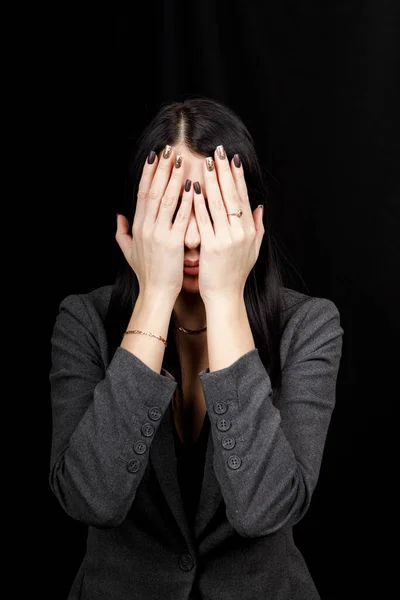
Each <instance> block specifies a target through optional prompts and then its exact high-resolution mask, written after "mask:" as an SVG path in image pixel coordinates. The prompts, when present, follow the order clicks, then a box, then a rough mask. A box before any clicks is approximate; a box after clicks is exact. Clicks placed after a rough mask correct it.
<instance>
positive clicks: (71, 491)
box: [50, 98, 343, 600]
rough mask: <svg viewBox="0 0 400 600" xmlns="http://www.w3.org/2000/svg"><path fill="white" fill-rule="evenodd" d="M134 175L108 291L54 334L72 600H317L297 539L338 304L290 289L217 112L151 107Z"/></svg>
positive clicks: (251, 163)
mask: <svg viewBox="0 0 400 600" xmlns="http://www.w3.org/2000/svg"><path fill="white" fill-rule="evenodd" d="M131 174H132V182H131V187H130V188H129V190H128V191H129V194H131V197H132V199H133V206H132V210H131V213H130V214H129V215H128V216H127V217H126V216H123V215H119V216H118V219H117V230H116V241H117V242H118V244H119V246H120V248H121V258H122V265H121V269H120V272H119V273H118V275H117V278H116V281H115V284H114V285H106V286H104V287H102V288H100V289H96V290H94V291H92V292H91V293H85V294H74V295H69V296H68V297H67V298H65V299H64V300H63V301H62V303H61V305H60V310H59V314H58V315H57V318H56V321H55V326H54V331H53V336H52V368H51V373H50V383H51V394H52V410H53V438H52V451H51V468H50V485H51V488H52V490H53V492H54V494H55V495H56V497H57V498H58V500H59V502H60V504H61V506H62V507H63V509H64V510H65V511H66V512H67V513H68V515H70V516H71V517H72V518H73V519H77V520H79V521H82V522H84V523H86V524H87V525H88V537H87V550H86V555H85V557H84V560H83V562H82V565H81V568H80V570H79V572H78V573H77V575H76V578H75V581H74V583H73V586H72V589H71V591H70V595H69V600H73V599H74V600H75V599H78V598H79V599H82V600H89V599H90V600H101V599H104V600H106V599H107V600H110V598H115V599H118V600H125V599H126V600H128V599H129V600H134V599H140V600H144V599H146V600H152V599H154V600H159V599H160V598H163V599H164V600H167V599H171V600H186V599H193V600H194V599H204V600H214V599H215V600H222V599H225V598H226V599H229V600H232V599H237V600H261V599H262V600H266V599H268V600H317V599H319V594H318V591H317V589H316V586H315V584H314V582H313V580H312V577H311V575H310V572H309V570H308V568H307V566H306V563H305V560H304V558H303V556H302V555H301V553H300V551H299V549H298V548H297V547H296V545H295V543H294V540H293V535H292V528H293V526H294V525H295V524H296V523H298V522H299V521H300V519H302V517H303V516H304V515H305V513H306V511H307V509H308V508H309V506H310V502H311V498H312V494H313V490H314V488H315V486H316V484H317V480H318V475H319V471H320V465H321V459H322V455H323V450H324V445H325V440H326V435H327V431H328V426H329V423H330V418H331V414H332V410H333V408H334V404H335V388H336V379H337V373H338V368H339V362H340V357H341V348H342V335H343V330H342V328H341V326H340V318H339V313H338V310H337V308H336V306H335V305H334V304H333V303H332V301H330V300H328V299H324V298H318V297H311V296H308V295H306V294H304V293H301V292H299V291H296V290H293V289H288V288H287V287H285V286H284V284H283V279H282V277H281V275H280V273H281V269H280V267H279V264H278V254H277V251H276V247H275V244H274V238H273V237H272V235H271V232H270V224H269V219H268V207H267V209H266V211H265V212H263V207H262V205H263V204H264V203H265V200H266V198H267V191H266V183H265V181H264V177H263V171H262V168H261V167H260V164H259V162H258V158H257V154H256V150H255V147H254V143H253V140H252V137H251V135H250V134H249V132H248V130H247V129H246V127H245V125H244V124H243V122H242V120H241V119H240V118H239V117H238V116H237V115H236V114H235V113H234V112H233V111H232V110H231V109H230V108H229V107H227V106H224V105H222V104H220V103H218V102H215V101H213V100H211V99H207V98H189V99H187V100H185V101H184V102H172V103H169V104H165V105H163V106H162V107H161V109H160V111H159V113H158V114H157V115H156V116H155V118H154V119H153V120H152V122H151V123H149V125H148V126H147V127H146V129H145V130H144V132H143V134H142V135H141V137H140V139H139V140H138V143H137V151H136V155H135V158H134V161H133V165H132V170H131ZM260 205H261V206H260Z"/></svg>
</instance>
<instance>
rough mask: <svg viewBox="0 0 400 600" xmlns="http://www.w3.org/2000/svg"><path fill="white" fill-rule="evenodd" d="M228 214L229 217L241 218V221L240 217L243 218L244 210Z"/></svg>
mask: <svg viewBox="0 0 400 600" xmlns="http://www.w3.org/2000/svg"><path fill="white" fill-rule="evenodd" d="M226 214H227V215H233V216H235V217H239V219H240V217H241V216H242V214H243V211H242V210H238V211H237V212H232V213H228V212H227V213H226Z"/></svg>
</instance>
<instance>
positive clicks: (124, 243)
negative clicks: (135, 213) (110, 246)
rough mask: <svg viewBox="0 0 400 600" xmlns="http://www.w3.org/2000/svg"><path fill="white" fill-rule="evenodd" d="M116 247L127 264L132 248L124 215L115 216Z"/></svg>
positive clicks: (128, 227)
mask: <svg viewBox="0 0 400 600" xmlns="http://www.w3.org/2000/svg"><path fill="white" fill-rule="evenodd" d="M115 239H116V240H117V243H118V246H119V247H120V248H121V250H122V253H123V255H124V256H125V258H126V260H127V261H128V262H129V258H130V256H131V248H132V236H131V233H130V225H129V221H128V219H127V218H126V217H125V216H124V215H118V216H117V231H116V234H115Z"/></svg>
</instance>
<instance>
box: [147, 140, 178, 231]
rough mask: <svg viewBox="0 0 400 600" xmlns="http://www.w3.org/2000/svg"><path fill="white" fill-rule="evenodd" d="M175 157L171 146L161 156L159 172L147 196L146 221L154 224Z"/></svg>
mask: <svg viewBox="0 0 400 600" xmlns="http://www.w3.org/2000/svg"><path fill="white" fill-rule="evenodd" d="M174 160H175V155H174V151H173V149H172V147H171V146H168V145H166V146H165V148H164V150H163V152H162V154H160V157H159V161H158V166H157V170H156V172H155V173H154V176H153V177H152V180H151V183H150V187H149V189H148V191H147V194H146V200H145V208H144V213H142V214H144V221H147V222H149V223H154V222H155V221H156V219H157V214H158V211H159V207H160V201H161V198H162V197H163V195H164V192H165V188H166V187H167V185H168V181H169V178H170V176H171V170H172V168H173V166H174Z"/></svg>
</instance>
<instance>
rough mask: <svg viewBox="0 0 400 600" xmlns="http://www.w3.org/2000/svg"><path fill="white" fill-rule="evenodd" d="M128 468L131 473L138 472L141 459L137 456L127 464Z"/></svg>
mask: <svg viewBox="0 0 400 600" xmlns="http://www.w3.org/2000/svg"><path fill="white" fill-rule="evenodd" d="M126 468H127V469H128V471H129V473H137V472H138V471H139V469H140V461H138V460H136V458H135V459H134V460H130V461H129V462H128V464H127V465H126Z"/></svg>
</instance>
